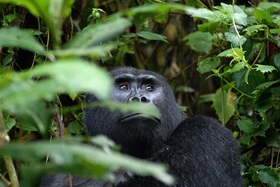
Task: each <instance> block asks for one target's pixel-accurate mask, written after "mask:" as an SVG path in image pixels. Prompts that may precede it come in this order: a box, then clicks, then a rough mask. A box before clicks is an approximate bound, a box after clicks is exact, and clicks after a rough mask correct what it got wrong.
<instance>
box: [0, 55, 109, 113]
mask: <svg viewBox="0 0 280 187" xmlns="http://www.w3.org/2000/svg"><path fill="white" fill-rule="evenodd" d="M32 77H33V79H31V78H32ZM35 77H38V78H41V79H39V80H38V81H35V80H34V78H35ZM110 91H111V78H110V76H109V75H108V74H107V73H106V71H105V70H103V69H101V68H99V67H97V66H96V65H94V64H89V63H87V62H85V61H83V60H79V59H76V60H74V59H72V60H59V61H54V62H53V63H49V64H47V63H46V64H41V65H37V66H36V67H35V68H34V69H33V70H30V71H26V72H21V73H15V72H12V73H6V74H4V75H3V76H2V77H1V79H0V100H1V105H0V108H1V109H5V110H9V111H11V112H17V111H19V110H24V109H25V107H26V106H29V105H32V104H33V102H36V101H39V100H42V99H45V100H53V99H54V97H55V95H56V94H60V93H81V92H91V93H94V94H95V95H96V96H97V97H99V98H100V99H107V98H109V96H110Z"/></svg>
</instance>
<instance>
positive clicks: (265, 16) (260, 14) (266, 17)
mask: <svg viewBox="0 0 280 187" xmlns="http://www.w3.org/2000/svg"><path fill="white" fill-rule="evenodd" d="M253 12H254V16H255V17H256V19H257V21H258V22H259V23H264V24H267V25H270V24H271V23H272V20H273V19H272V17H271V15H270V14H269V12H268V11H267V10H264V9H260V8H256V9H254V11H253Z"/></svg>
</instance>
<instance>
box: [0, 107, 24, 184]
mask: <svg viewBox="0 0 280 187" xmlns="http://www.w3.org/2000/svg"><path fill="white" fill-rule="evenodd" d="M9 139H10V137H9V135H8V134H7V133H6V131H5V122H4V117H3V113H2V111H0V145H3V144H4V143H5V142H8V141H9ZM3 159H4V162H5V165H6V168H7V172H8V175H9V178H10V182H11V184H10V186H11V187H19V181H18V177H17V173H16V170H15V167H14V164H13V160H12V158H11V157H10V156H7V155H4V156H3Z"/></svg>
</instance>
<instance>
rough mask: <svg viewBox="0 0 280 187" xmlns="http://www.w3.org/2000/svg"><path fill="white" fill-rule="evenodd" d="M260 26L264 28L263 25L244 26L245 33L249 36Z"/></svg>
mask: <svg viewBox="0 0 280 187" xmlns="http://www.w3.org/2000/svg"><path fill="white" fill-rule="evenodd" d="M261 28H265V25H252V26H249V27H246V28H245V29H244V31H245V32H246V34H248V35H249V36H251V35H252V34H253V33H257V32H258V31H259V30H260V29H261Z"/></svg>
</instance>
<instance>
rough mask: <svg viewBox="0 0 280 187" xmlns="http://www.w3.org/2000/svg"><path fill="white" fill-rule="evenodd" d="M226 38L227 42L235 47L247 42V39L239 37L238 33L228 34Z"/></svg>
mask: <svg viewBox="0 0 280 187" xmlns="http://www.w3.org/2000/svg"><path fill="white" fill-rule="evenodd" d="M225 37H226V39H227V41H229V42H231V43H232V45H233V47H239V46H241V45H243V44H244V43H245V42H246V38H245V37H243V36H238V35H237V34H236V33H231V32H226V33H225Z"/></svg>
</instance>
